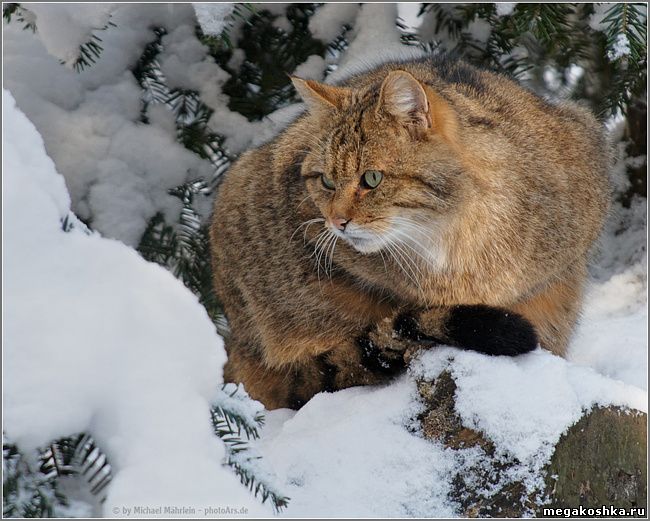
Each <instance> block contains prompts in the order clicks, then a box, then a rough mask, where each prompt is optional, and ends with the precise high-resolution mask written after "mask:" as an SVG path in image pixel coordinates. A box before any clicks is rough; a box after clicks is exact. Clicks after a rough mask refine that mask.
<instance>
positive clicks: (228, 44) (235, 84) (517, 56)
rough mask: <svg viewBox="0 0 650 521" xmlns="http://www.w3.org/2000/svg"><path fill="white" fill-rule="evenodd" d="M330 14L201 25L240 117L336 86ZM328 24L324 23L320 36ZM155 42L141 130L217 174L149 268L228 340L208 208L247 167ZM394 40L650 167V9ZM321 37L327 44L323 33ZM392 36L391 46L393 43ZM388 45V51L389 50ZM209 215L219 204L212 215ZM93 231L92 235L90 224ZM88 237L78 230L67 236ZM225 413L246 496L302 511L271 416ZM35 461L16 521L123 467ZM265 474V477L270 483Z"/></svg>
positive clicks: (467, 9)
mask: <svg viewBox="0 0 650 521" xmlns="http://www.w3.org/2000/svg"><path fill="white" fill-rule="evenodd" d="M29 7H30V6H29V4H24V5H22V4H19V3H5V4H3V19H4V23H8V24H19V25H20V26H21V27H23V28H24V29H25V30H27V31H33V32H35V33H38V22H37V20H36V19H35V17H34V16H33V14H32V13H31V12H30V9H29ZM331 7H332V6H331V5H323V4H313V3H305V4H286V5H284V6H282V5H278V4H274V5H265V4H237V5H235V6H234V10H233V11H232V13H231V14H230V16H229V18H228V20H227V23H226V24H225V28H224V30H223V32H222V33H220V34H217V35H215V34H207V33H206V32H205V31H204V29H203V28H202V27H201V25H200V24H199V23H198V22H197V24H196V28H195V32H196V37H197V38H198V39H199V41H200V42H201V43H202V44H203V45H204V46H205V48H206V49H207V52H208V53H209V55H210V56H211V57H212V59H213V60H214V62H215V63H216V64H218V65H219V66H220V67H221V68H222V69H223V71H225V72H227V73H228V75H229V79H228V80H227V81H226V82H225V84H224V85H223V88H222V94H223V95H224V97H225V99H226V100H227V101H226V103H227V107H228V109H229V110H230V111H232V112H236V113H238V114H240V115H242V116H243V117H245V118H246V120H247V121H249V122H261V121H264V120H265V118H267V117H268V116H269V115H270V114H273V113H274V112H275V111H277V110H278V109H282V108H283V107H287V106H289V105H291V104H293V103H296V102H298V101H299V100H298V98H297V96H296V93H295V91H294V89H293V87H292V85H291V82H290V79H289V75H290V74H293V73H295V72H296V69H297V68H299V67H300V66H301V65H303V64H304V63H305V62H306V61H307V60H308V59H309V58H310V57H313V56H316V57H319V58H321V59H322V60H324V63H325V64H326V67H324V69H323V71H322V76H323V77H320V78H317V79H319V80H322V79H326V78H327V76H328V75H329V74H330V73H333V72H334V71H335V70H336V69H337V67H338V65H339V63H340V61H341V60H342V59H343V58H345V56H346V52H347V51H348V49H349V48H351V47H352V46H353V45H354V41H355V38H356V37H357V36H358V34H359V32H360V31H361V30H362V27H360V26H361V25H362V23H361V21H360V19H359V16H360V15H358V14H357V11H358V9H357V8H356V7H355V6H354V5H352V6H347V7H339V8H338V9H339V10H340V11H341V12H342V11H343V10H344V9H347V11H346V13H347V14H345V15H341V16H340V17H339V18H337V19H336V20H335V22H330V23H329V26H331V25H332V24H333V23H335V24H338V26H335V27H333V28H332V27H328V28H327V30H324V28H323V26H324V25H327V24H328V21H327V20H323V16H322V14H323V13H325V9H328V8H331ZM318 16H320V19H319V21H318V24H315V23H313V22H314V20H316V17H318ZM114 24H115V22H114V21H113V20H110V21H109V22H108V23H107V24H106V25H105V26H104V27H99V28H97V29H96V30H94V31H93V32H92V35H91V37H90V39H89V40H88V41H87V42H85V43H83V44H82V45H81V46H80V47H79V52H78V55H77V57H76V58H75V59H74V60H73V61H72V62H71V63H62V66H72V67H73V68H74V69H75V70H77V71H79V72H81V71H83V70H84V69H87V68H91V67H93V66H94V65H95V64H96V62H97V61H98V60H101V58H102V54H103V51H104V49H103V39H102V35H103V34H104V33H106V32H107V31H110V30H111V29H112V27H114ZM143 31H148V32H149V36H150V38H148V43H146V44H145V45H144V46H143V47H142V49H141V54H140V57H139V59H138V60H137V62H136V63H135V65H134V66H133V67H132V69H131V72H132V74H133V76H134V78H135V79H136V80H137V82H138V84H139V85H140V87H141V105H140V113H139V116H138V117H139V121H140V122H141V123H142V124H143V125H147V124H149V121H150V111H151V109H152V107H154V106H156V105H163V106H166V107H167V108H168V109H169V110H170V111H171V112H172V114H173V116H174V121H175V128H176V137H177V140H178V142H179V143H181V144H182V145H183V146H184V147H185V148H187V149H188V150H189V151H191V152H193V153H194V154H196V155H197V156H199V157H200V158H202V159H204V160H205V161H207V162H209V164H210V165H211V171H212V173H211V175H210V176H209V177H197V178H194V179H190V180H188V181H187V182H186V183H183V184H182V185H180V186H169V187H167V188H168V193H169V197H171V198H176V199H178V200H179V201H180V203H181V204H180V207H181V210H180V212H179V214H178V215H177V216H176V219H170V218H169V216H165V214H164V213H163V212H162V211H160V212H158V213H156V214H155V215H154V216H153V217H152V218H151V219H150V221H149V223H148V226H147V227H146V230H145V232H144V234H143V236H142V237H141V239H140V243H139V245H138V247H137V249H138V251H139V252H140V254H141V255H142V256H143V257H144V258H145V259H147V260H150V261H153V262H156V263H159V264H161V265H163V266H165V267H166V268H167V269H169V270H170V271H171V272H172V273H173V274H174V275H175V276H176V277H178V278H179V279H180V280H181V281H182V282H183V283H184V284H185V285H186V286H187V287H188V288H189V289H190V290H191V291H193V292H194V293H195V294H196V295H197V296H198V297H199V299H200V302H201V303H202V304H203V305H204V306H205V308H206V310H207V311H208V314H209V316H210V317H211V318H212V320H213V321H214V322H215V324H216V327H217V328H218V330H219V331H220V332H221V333H222V334H224V335H226V334H228V328H227V322H226V320H225V318H224V317H223V314H222V311H221V307H220V304H219V299H218V295H215V294H214V292H213V290H212V281H211V262H210V254H209V244H208V232H207V230H208V214H206V212H205V211H201V208H205V207H206V206H207V207H209V203H210V201H211V200H212V198H213V197H214V194H215V192H216V191H217V190H218V188H219V182H220V180H221V179H222V177H223V176H224V175H227V173H226V172H227V170H228V167H229V165H230V164H231V163H232V161H234V160H235V159H236V154H235V153H234V152H233V151H231V150H229V149H228V147H227V145H226V143H227V136H225V135H222V134H220V133H218V132H216V131H215V130H213V128H212V127H211V118H212V117H213V115H214V114H215V111H216V110H217V109H218V107H216V106H210V104H209V103H208V102H207V101H206V100H205V99H203V93H202V92H199V91H196V90H190V89H180V88H175V87H171V86H170V85H169V82H168V81H167V78H166V77H165V74H164V72H163V70H162V68H161V64H160V61H159V56H160V55H161V53H162V52H163V51H164V49H165V36H166V35H167V34H168V28H166V27H164V26H158V27H153V28H143ZM394 31H395V34H397V35H398V39H399V40H400V41H401V42H402V45H403V46H404V47H409V46H410V47H419V48H422V49H424V50H426V51H427V52H445V53H449V54H451V55H454V56H457V57H459V58H462V59H464V60H466V61H468V62H470V63H472V64H475V65H477V66H479V67H483V68H488V69H491V70H495V71H497V72H500V73H503V74H506V75H509V76H512V77H514V78H515V79H518V80H519V81H521V82H522V83H523V84H524V85H526V86H528V87H529V88H531V89H532V90H534V91H536V92H537V93H539V94H541V95H544V96H549V97H552V98H556V99H557V98H559V99H562V98H566V99H575V100H581V101H583V102H585V103H587V104H588V105H589V106H590V107H591V108H592V109H593V110H594V112H595V113H596V114H597V115H598V116H599V117H600V118H601V119H602V120H603V121H604V120H607V119H609V118H612V117H614V116H617V115H618V117H620V118H624V119H625V122H626V130H625V134H624V136H623V139H624V147H623V148H624V149H625V150H626V152H627V153H628V154H629V155H630V156H633V157H643V156H645V154H646V136H647V131H646V127H645V122H646V117H647V106H646V102H645V97H646V91H647V85H646V82H647V55H646V44H647V4H641V3H618V4H589V3H587V4H580V3H570V4H566V3H546V4H545V3H542V4H493V3H479V4H476V3H474V4H420V6H419V11H418V19H417V26H416V27H407V26H406V24H405V22H404V20H402V19H400V18H398V17H395V19H394ZM316 33H317V34H316ZM387 36H388V35H387ZM377 45H378V46H381V42H377ZM645 171H646V164H645V163H644V162H638V161H637V162H633V163H630V165H629V166H628V175H629V180H630V182H629V186H628V187H627V188H626V190H625V191H624V192H622V193H619V194H618V196H619V198H620V200H621V202H622V204H624V205H629V204H630V201H631V200H632V199H633V198H634V197H640V196H642V197H645V196H646V191H647V181H646V175H645ZM206 203H207V204H206ZM86 224H88V225H89V227H90V228H92V223H86ZM73 225H76V226H84V225H83V224H82V223H79V222H78V221H77V220H76V219H75V218H74V217H72V218H71V219H70V221H66V223H63V227H64V229H66V230H67V229H69V228H68V227H69V226H73ZM221 396H222V400H221V401H220V402H219V403H215V404H214V406H213V408H212V410H211V411H206V414H210V415H211V418H212V421H213V426H214V430H215V432H216V434H217V435H218V436H219V437H221V439H222V440H224V442H225V443H226V446H227V453H228V461H227V463H228V464H229V465H230V466H232V467H233V469H234V471H235V472H236V473H237V475H239V476H240V478H241V480H242V483H244V485H246V486H247V487H249V488H250V489H251V491H253V493H255V494H256V495H257V496H259V497H260V498H261V499H262V500H264V501H266V500H269V501H271V502H272V504H273V505H274V506H275V508H276V509H281V508H283V507H285V506H287V505H288V504H289V500H288V498H286V497H284V496H283V494H282V493H281V491H280V490H279V489H278V488H276V486H275V485H274V484H273V483H272V480H273V478H272V476H271V475H270V474H268V475H260V465H258V464H257V463H258V462H257V461H256V460H257V456H256V455H255V454H254V452H253V451H252V450H250V448H249V445H248V443H247V442H248V440H250V439H254V438H256V437H257V436H258V429H259V427H260V426H261V425H262V423H263V415H262V413H261V412H260V411H254V412H253V413H247V412H246V411H245V407H240V406H238V405H236V403H238V402H237V400H240V401H242V402H246V403H248V402H249V401H250V400H249V399H248V398H247V396H246V395H245V393H244V391H243V390H242V389H239V388H233V387H227V386H226V387H224V389H223V392H222V395H221ZM69 434H70V435H69V436H68V437H65V438H62V439H60V440H54V441H52V443H51V445H50V446H49V447H45V448H42V449H41V450H40V451H39V453H38V454H36V455H33V454H31V455H26V454H22V453H21V450H20V447H18V446H17V445H15V444H14V443H12V441H11V440H3V449H4V450H3V469H4V472H3V475H4V478H3V492H4V494H3V496H4V504H3V513H4V515H5V516H7V517H22V516H24V517H48V516H56V515H65V514H66V513H69V511H68V510H66V508H67V506H68V502H67V500H66V498H65V495H63V494H62V493H61V491H60V490H59V488H58V486H57V483H58V480H59V479H60V478H61V477H62V476H65V475H68V476H69V475H74V476H77V477H79V478H80V482H81V483H85V485H84V486H87V487H89V489H90V490H91V492H92V493H93V494H95V495H96V496H97V497H98V501H100V500H101V498H102V497H103V496H102V495H103V494H105V491H106V490H107V487H109V486H110V478H111V471H110V462H109V461H108V460H107V459H106V457H105V456H104V454H103V452H102V451H101V447H98V446H96V444H95V442H94V440H93V439H92V437H91V436H90V433H69ZM262 474H264V473H262Z"/></svg>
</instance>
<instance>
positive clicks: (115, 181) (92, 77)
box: [3, 4, 215, 246]
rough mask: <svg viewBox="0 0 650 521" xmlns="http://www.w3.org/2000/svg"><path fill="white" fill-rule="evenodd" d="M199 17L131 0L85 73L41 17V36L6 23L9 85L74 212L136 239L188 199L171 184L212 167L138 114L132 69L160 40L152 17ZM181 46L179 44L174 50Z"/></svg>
mask: <svg viewBox="0 0 650 521" xmlns="http://www.w3.org/2000/svg"><path fill="white" fill-rule="evenodd" d="M30 5H31V4H30ZM57 7H58V6H57ZM75 8H76V7H75ZM188 11H189V12H188ZM192 17H193V11H192V10H191V8H189V7H188V6H179V5H176V6H170V7H169V8H168V6H155V7H154V6H142V5H136V4H133V5H124V4H122V5H121V6H120V8H119V10H116V11H114V13H113V20H114V21H115V23H116V25H117V27H110V28H109V29H107V30H106V31H103V33H102V39H103V42H102V45H103V47H104V51H103V52H102V55H101V58H100V59H99V61H98V62H97V63H95V64H94V65H93V66H92V67H89V68H88V69H86V70H85V71H83V72H82V73H80V74H79V73H76V72H75V71H72V70H69V69H67V68H65V67H61V65H60V64H59V62H58V59H57V58H56V57H53V56H51V55H50V54H49V53H48V49H47V48H46V47H45V46H44V45H43V43H42V42H41V40H40V39H39V35H40V26H41V24H40V22H39V33H37V34H32V32H31V31H23V30H22V28H21V27H19V26H18V24H9V25H6V26H5V27H4V29H3V42H4V44H5V48H4V72H5V76H4V82H5V83H4V86H5V88H8V89H9V90H10V91H11V92H12V94H13V96H14V98H15V99H16V102H17V104H18V106H19V107H20V108H21V110H22V111H23V112H24V113H25V114H26V115H27V117H28V118H29V119H30V121H32V122H33V123H34V125H35V126H36V127H37V129H38V131H39V133H40V134H41V135H42V136H43V140H44V142H45V147H46V150H47V152H48V155H49V156H50V157H51V158H52V159H53V161H54V163H55V164H56V167H57V170H58V171H59V172H60V173H61V174H62V175H63V176H64V178H65V181H66V185H67V186H68V190H69V191H70V194H71V196H72V210H73V211H74V212H75V213H76V214H77V215H79V217H81V218H82V219H84V220H85V221H90V222H92V226H93V229H95V230H97V231H99V232H100V233H102V234H103V235H105V236H107V237H111V238H116V239H119V240H121V241H123V242H124V243H126V244H128V245H131V246H134V245H137V244H138V242H139V239H140V237H141V235H142V233H143V231H144V229H145V228H146V225H147V223H148V221H149V219H150V218H151V217H153V215H154V214H155V213H156V212H157V211H162V212H163V213H164V214H165V215H166V216H167V217H168V220H169V221H171V222H174V221H175V219H176V218H177V216H178V213H179V211H180V201H178V200H177V199H176V198H174V197H171V196H170V195H169V194H168V192H167V191H168V190H169V189H170V188H173V187H175V186H178V185H180V184H182V183H183V182H185V181H187V180H190V179H195V178H198V177H204V178H209V176H210V174H211V172H212V168H211V166H210V164H209V163H208V162H207V161H205V160H202V159H200V158H199V157H197V156H196V155H195V154H193V153H191V152H189V151H188V150H187V149H185V148H184V147H183V146H182V145H181V144H180V143H178V142H177V140H176V137H175V135H174V134H172V133H170V132H169V128H168V126H165V127H161V126H159V125H158V124H157V123H158V120H153V121H152V124H151V125H143V124H141V123H139V122H138V121H137V118H138V116H139V112H140V105H141V101H140V96H141V89H140V87H139V85H138V84H137V83H136V81H135V79H134V77H133V75H132V74H131V73H130V71H128V67H130V66H131V65H132V64H133V63H134V62H135V60H136V59H137V57H138V56H139V52H141V49H142V46H143V45H144V44H145V43H146V42H147V41H149V40H151V39H152V33H150V32H149V31H146V30H142V27H141V25H142V24H143V23H146V24H147V25H148V24H151V25H159V24H161V22H163V21H166V20H167V18H170V19H173V20H174V22H173V23H172V24H171V26H172V27H175V26H176V25H180V26H184V25H187V24H186V23H184V22H190V21H191V20H192ZM192 38H194V36H193V35H192ZM138 49H139V50H140V51H139V50H138ZM178 54H180V51H178V50H177V49H176V48H174V49H173V54H172V56H177V55H178ZM196 59H197V60H199V59H200V60H203V59H204V55H202V56H196ZM191 72H193V71H191ZM204 77H205V78H206V81H208V80H214V78H215V77H214V75H212V76H209V75H208V76H206V75H204Z"/></svg>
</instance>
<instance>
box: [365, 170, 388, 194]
mask: <svg viewBox="0 0 650 521" xmlns="http://www.w3.org/2000/svg"><path fill="white" fill-rule="evenodd" d="M383 178H384V174H382V173H381V172H380V171H379V170H366V171H365V173H364V174H363V177H362V178H361V184H363V187H364V188H368V189H369V190H372V189H374V188H377V187H378V186H379V183H381V180H382V179H383Z"/></svg>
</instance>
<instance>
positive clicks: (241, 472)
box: [211, 384, 289, 512]
mask: <svg viewBox="0 0 650 521" xmlns="http://www.w3.org/2000/svg"><path fill="white" fill-rule="evenodd" d="M253 403H254V402H252V400H251V399H250V397H249V396H248V394H246V392H245V391H244V390H243V387H241V386H237V385H234V384H224V386H223V387H222V389H221V393H220V396H219V398H218V399H217V402H216V403H215V404H214V405H213V406H212V409H211V413H212V425H213V428H214V432H215V434H216V435H217V436H219V438H221V440H222V441H223V442H224V443H225V446H226V453H227V458H226V464H227V465H229V466H230V467H231V468H232V469H233V470H234V471H235V474H237V476H239V479H240V481H241V482H242V484H243V485H244V486H246V487H247V488H248V489H249V490H250V491H251V492H252V493H253V495H254V496H255V497H258V496H259V497H260V498H261V500H262V503H265V502H266V501H267V500H270V501H271V504H272V505H273V508H274V510H275V511H276V512H280V511H281V510H282V509H283V508H285V507H286V506H287V505H288V504H289V498H288V497H286V496H285V495H284V494H282V493H281V492H279V491H278V490H277V488H276V487H275V486H274V485H273V484H272V481H273V479H274V476H273V475H271V474H269V473H268V472H266V471H265V469H264V468H263V467H262V463H261V460H262V458H261V456H259V455H258V454H257V453H256V451H255V450H254V449H253V448H252V447H251V446H250V444H249V442H250V441H251V440H256V439H258V438H259V430H258V429H260V428H261V427H262V426H263V425H264V415H263V414H262V412H261V410H259V409H258V410H252V409H251V405H252V404H253ZM258 405H260V404H259V403H258Z"/></svg>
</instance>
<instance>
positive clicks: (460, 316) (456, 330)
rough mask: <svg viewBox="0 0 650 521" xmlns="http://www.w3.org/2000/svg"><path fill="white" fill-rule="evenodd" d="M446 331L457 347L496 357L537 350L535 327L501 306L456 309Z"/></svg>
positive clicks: (454, 308) (475, 306)
mask: <svg viewBox="0 0 650 521" xmlns="http://www.w3.org/2000/svg"><path fill="white" fill-rule="evenodd" d="M445 329H446V334H447V337H448V338H449V340H450V342H451V343H452V344H453V345H455V346H456V347H461V348H463V349H471V350H473V351H478V352H480V353H485V354H488V355H493V356H498V355H504V356H516V355H521V354H524V353H528V352H530V351H533V350H534V349H535V348H536V347H537V333H536V332H535V328H534V327H533V325H532V324H531V323H530V322H529V321H528V320H527V319H525V318H524V317H522V316H521V315H518V314H517V313H514V312H512V311H509V310H507V309H503V308H498V307H492V306H484V305H472V306H455V307H453V308H451V311H450V314H449V318H448V319H447V322H446V324H445Z"/></svg>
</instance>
